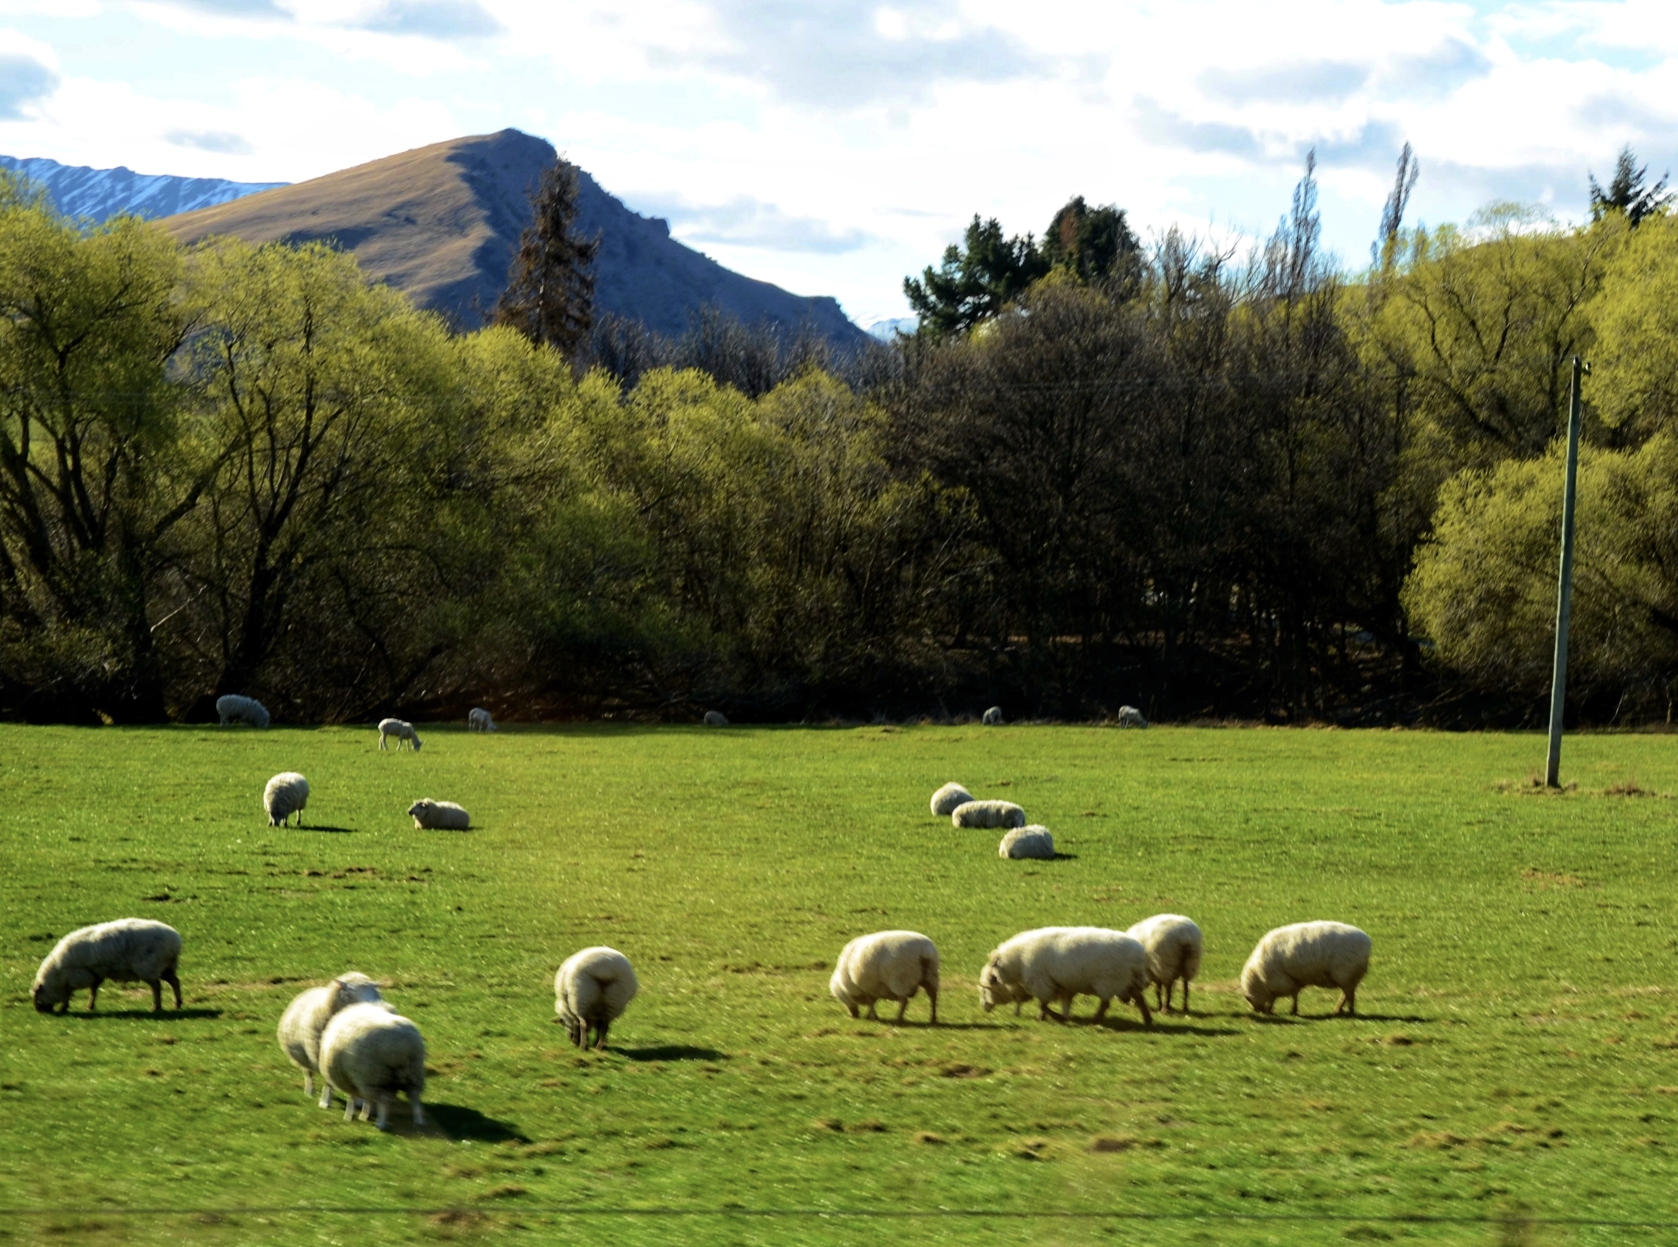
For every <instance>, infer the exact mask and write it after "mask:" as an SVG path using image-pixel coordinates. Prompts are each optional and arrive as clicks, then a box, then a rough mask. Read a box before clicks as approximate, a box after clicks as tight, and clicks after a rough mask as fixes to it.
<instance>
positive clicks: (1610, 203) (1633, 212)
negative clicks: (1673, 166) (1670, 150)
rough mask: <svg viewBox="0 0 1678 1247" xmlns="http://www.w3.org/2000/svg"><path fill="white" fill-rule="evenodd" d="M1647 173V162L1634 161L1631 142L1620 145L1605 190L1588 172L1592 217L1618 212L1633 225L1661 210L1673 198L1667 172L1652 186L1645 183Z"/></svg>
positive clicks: (1660, 212)
mask: <svg viewBox="0 0 1678 1247" xmlns="http://www.w3.org/2000/svg"><path fill="white" fill-rule="evenodd" d="M1648 177H1649V166H1648V165H1639V164H1638V163H1637V157H1636V156H1634V155H1632V151H1631V145H1630V144H1629V143H1628V144H1627V145H1626V146H1625V147H1622V148H1621V149H1620V154H1619V156H1618V157H1617V158H1616V159H1615V161H1614V176H1613V177H1612V178H1611V179H1609V182H1608V189H1607V190H1604V189H1603V188H1602V187H1601V186H1599V185H1597V180H1596V176H1595V175H1594V174H1592V175H1590V183H1591V220H1593V221H1600V220H1601V219H1602V218H1603V217H1604V216H1606V215H1607V214H1608V213H1610V212H1618V213H1620V214H1622V215H1623V216H1624V217H1625V219H1626V223H1627V224H1628V225H1630V226H1631V228H1632V229H1636V228H1637V227H1638V226H1639V225H1641V224H1642V223H1643V219H1644V218H1645V217H1649V216H1656V215H1660V214H1663V213H1664V212H1665V211H1666V209H1667V206H1668V205H1669V204H1671V202H1672V198H1673V196H1672V193H1671V192H1669V191H1667V189H1666V179H1667V177H1668V175H1667V174H1664V173H1663V174H1661V176H1660V180H1659V181H1658V182H1656V183H1655V184H1654V185H1653V186H1650V185H1648Z"/></svg>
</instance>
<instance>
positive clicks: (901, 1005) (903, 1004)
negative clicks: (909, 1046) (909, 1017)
mask: <svg viewBox="0 0 1678 1247" xmlns="http://www.w3.org/2000/svg"><path fill="white" fill-rule="evenodd" d="M907 1012H909V997H907V996H905V997H903V999H902V1000H899V1001H898V1002H897V1017H896V1018H894V1019H893V1021H892V1025H893V1026H901V1025H902V1024H903V1015H904V1014H905V1013H907Z"/></svg>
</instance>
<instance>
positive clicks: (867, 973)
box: [827, 931, 938, 1026]
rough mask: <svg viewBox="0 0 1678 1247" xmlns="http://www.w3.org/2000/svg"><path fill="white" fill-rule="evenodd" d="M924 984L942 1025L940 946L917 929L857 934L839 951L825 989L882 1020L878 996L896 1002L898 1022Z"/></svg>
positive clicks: (934, 1019) (852, 1007)
mask: <svg viewBox="0 0 1678 1247" xmlns="http://www.w3.org/2000/svg"><path fill="white" fill-rule="evenodd" d="M923 987H924V988H926V998H927V1000H928V1001H929V1002H930V1003H931V1005H932V1025H934V1026H936V1025H938V948H937V946H936V945H934V944H933V942H932V941H931V940H929V939H928V938H927V937H926V936H924V935H922V934H921V933H920V932H918V931H876V932H874V934H872V935H859V936H857V937H856V939H854V940H852V941H851V942H850V943H849V944H846V945H845V947H844V948H843V949H842V950H840V953H839V961H838V964H836V965H835V966H834V968H833V977H832V978H831V979H830V980H829V981H828V984H827V988H828V990H829V991H830V992H832V993H833V996H834V999H836V1000H837V1001H838V1002H839V1003H840V1004H842V1005H844V1006H845V1007H846V1008H847V1009H849V1010H850V1011H851V1016H852V1017H856V1016H857V1010H858V1009H859V1008H861V1007H862V1006H863V1005H867V1006H868V1017H869V1019H870V1020H871V1021H875V1022H878V1021H879V1020H880V1018H879V1015H878V1014H876V1013H875V1012H874V1002H875V1001H877V1000H895V1001H897V1018H896V1019H895V1020H896V1021H898V1022H901V1021H902V1020H903V1014H904V1013H905V1012H906V1011H907V1010H908V1008H909V997H911V996H913V995H914V994H915V992H916V991H918V990H919V989H921V988H923Z"/></svg>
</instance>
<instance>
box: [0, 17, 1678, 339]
mask: <svg viewBox="0 0 1678 1247" xmlns="http://www.w3.org/2000/svg"><path fill="white" fill-rule="evenodd" d="M504 126H516V127H518V128H519V129H522V130H526V131H529V132H530V133H533V134H539V135H541V136H543V137H545V138H547V139H549V140H551V141H552V142H553V143H554V144H555V145H556V146H557V147H559V148H560V150H562V151H564V152H565V153H567V154H568V155H569V156H570V157H571V159H573V160H575V161H576V162H577V163H578V164H580V165H582V166H583V167H584V168H586V169H588V170H589V171H590V172H592V173H594V174H595V176H596V177H598V178H599V179H600V181H601V183H602V184H603V185H604V186H605V187H606V188H607V189H608V190H610V191H612V192H613V193H615V194H617V195H619V196H620V197H622V198H623V199H624V200H625V201H626V202H627V203H628V204H629V205H630V206H631V207H634V208H636V209H638V210H640V211H643V212H650V213H656V214H658V215H661V216H667V217H669V218H670V220H671V222H672V226H673V229H674V232H675V233H676V235H677V236H678V237H679V238H682V239H683V240H684V241H686V242H688V243H689V244H690V245H692V246H695V247H697V248H699V249H700V250H702V251H705V252H706V253H708V254H710V255H713V256H715V257H716V258H717V259H719V260H721V261H722V262H723V263H725V264H728V265H729V266H730V267H732V268H735V269H738V270H740V271H741V272H744V273H748V274H750V275H751V276H754V277H760V278H763V279H765V280H768V281H773V282H776V283H778V284H780V285H783V286H786V287H788V288H789V289H792V290H796V291H798V292H799V293H802V294H832V295H835V296H837V297H838V298H839V299H840V301H841V302H842V303H843V305H844V307H845V310H846V311H847V312H848V313H850V314H851V315H852V316H853V317H854V318H856V319H859V320H863V321H866V320H869V319H872V318H875V317H880V316H891V315H898V314H901V313H902V312H904V311H905V310H906V308H905V305H904V303H903V298H902V292H901V283H902V279H903V276H904V274H906V273H909V272H913V271H918V270H919V269H920V268H921V267H922V266H924V265H925V264H928V263H931V262H933V261H935V260H936V258H937V256H938V255H939V253H940V252H941V251H942V249H943V247H944V246H945V244H946V243H948V242H950V241H952V240H954V239H955V238H957V237H958V236H959V234H960V232H961V229H962V226H963V225H964V224H965V222H966V221H967V220H968V218H970V217H971V216H972V215H973V213H975V212H979V213H982V214H984V215H986V216H991V215H994V216H997V217H999V218H1000V219H1001V220H1002V222H1003V224H1004V225H1005V226H1006V227H1007V228H1008V229H1009V230H1010V231H1014V232H1024V231H1026V230H1032V231H1041V230H1042V228H1043V226H1044V225H1045V224H1046V223H1047V222H1048V220H1049V218H1050V217H1051V216H1052V215H1053V213H1054V211H1055V209H1056V208H1057V207H1059V206H1060V204H1062V203H1063V202H1065V200H1066V199H1067V198H1068V197H1069V196H1071V195H1074V194H1082V195H1084V196H1085V197H1086V199H1089V200H1090V201H1092V202H1104V203H1105V202H1112V203H1117V204H1119V205H1120V206H1121V207H1124V208H1125V209H1127V210H1128V211H1129V213H1130V215H1131V219H1132V221H1133V223H1134V225H1135V226H1136V227H1137V229H1138V232H1140V233H1141V234H1143V235H1144V237H1146V236H1147V235H1149V234H1151V233H1157V232H1159V231H1162V230H1164V229H1166V228H1169V227H1170V226H1172V225H1181V226H1185V227H1188V228H1190V229H1198V230H1202V231H1211V232H1215V233H1219V234H1228V233H1231V232H1233V233H1237V234H1243V235H1247V236H1257V235H1260V234H1263V233H1265V232H1267V231H1268V230H1269V229H1271V228H1273V226H1274V224H1275V221H1276V219H1277V217H1278V216H1279V215H1280V214H1281V213H1282V212H1283V211H1284V210H1285V209H1286V207H1287V204H1288V196H1289V192H1290V190H1291V187H1292V185H1293V183H1294V182H1295V181H1296V180H1297V178H1298V176H1299V172H1300V169H1301V166H1302V163H1303V158H1304V153H1305V151H1306V149H1307V148H1309V147H1312V146H1315V147H1316V149H1317V152H1318V160H1319V179H1320V182H1321V188H1322V190H1321V207H1322V215H1323V234H1324V238H1325V239H1326V241H1327V242H1328V244H1329V245H1330V246H1331V247H1333V248H1334V249H1335V250H1336V251H1337V252H1338V253H1339V254H1340V256H1341V257H1342V259H1343V260H1344V261H1345V262H1347V263H1348V264H1351V265H1357V264H1360V263H1361V262H1362V261H1363V260H1364V259H1365V257H1366V256H1367V253H1368V246H1369V240H1370V238H1371V237H1372V236H1373V234H1374V232H1375V227H1376V224H1377V222H1378V220H1379V218H1380V211H1381V204H1382V201H1383V200H1384V198H1385V196H1386V194H1387V192H1388V190H1389V189H1390V186H1391V183H1392V177H1393V166H1394V162H1395V160H1396V159H1397V156H1398V151H1399V147H1400V146H1401V144H1402V143H1404V142H1405V141H1406V140H1408V141H1409V142H1411V143H1412V144H1413V145H1414V147H1415V149H1416V154H1417V156H1418V158H1419V159H1420V162H1421V178H1420V181H1419V182H1418V184H1417V188H1416V193H1415V196H1414V199H1413V200H1412V209H1411V217H1412V220H1414V219H1421V220H1425V221H1428V222H1431V223H1438V222H1441V221H1448V220H1454V221H1462V220H1465V219H1466V218H1467V217H1468V216H1469V215H1470V214H1471V213H1472V212H1473V211H1474V210H1475V209H1476V208H1478V207H1480V206H1481V205H1483V204H1484V203H1486V202H1487V201H1489V200H1492V199H1500V198H1507V199H1518V200H1523V201H1529V202H1536V203H1538V204H1540V205H1542V206H1543V207H1544V208H1545V209H1546V210H1547V211H1549V212H1550V213H1552V214H1553V215H1555V216H1556V217H1557V218H1558V219H1561V220H1567V219H1574V218H1577V217H1578V216H1580V215H1581V214H1582V213H1583V211H1584V206H1585V187H1586V181H1585V179H1586V173H1587V171H1594V172H1595V173H1596V174H1597V176H1598V177H1599V178H1600V179H1604V180H1605V179H1606V176H1607V175H1608V173H1609V172H1610V171H1611V169H1612V167H1613V162H1614V157H1615V154H1616V153H1617V152H1618V150H1619V148H1620V147H1621V145H1622V144H1625V143H1628V142H1629V143H1631V144H1632V145H1633V147H1634V148H1635V149H1636V151H1637V153H1638V155H1639V157H1640V159H1642V160H1643V161H1646V162H1647V163H1648V164H1649V165H1650V167H1651V175H1652V176H1658V175H1659V174H1660V173H1661V172H1662V171H1663V170H1665V169H1667V168H1668V167H1671V166H1675V165H1678V20H1674V18H1673V16H1672V11H1671V6H1670V3H1669V0H1661V2H1659V3H1657V2H1655V0H1623V2H1618V3H1607V2H1598V0H1546V2H1542V3H1519V4H1494V3H1484V2H1482V3H1472V4H1448V3H1438V2H1436V0H1393V2H1390V3H1381V2H1380V0H1297V2H1290V3H1286V4H1280V3H1277V4H1272V3H1258V2H1255V0H1176V2H1172V3H1082V2H1074V0H1044V2H1042V3H1037V4H1031V5H1025V4H1019V3H1017V2H1013V3H1007V2H1004V0H895V2H894V3H890V4H870V3H861V4H856V3H852V4H840V3H831V4H813V3H804V2H802V0H645V2H644V3H636V2H635V0H627V2H624V0H620V2H617V3H592V2H590V3H565V2H556V3H546V4H528V3H515V2H513V0H0V153H5V154H7V155H13V156H24V157H27V156H46V157H50V158H52V159H54V160H59V161H63V162H65V163H69V164H88V165H95V166H109V165H117V164H124V165H127V166H129V167H130V168H133V169H137V170H139V171H141V172H144V173H178V174H189V175H194V176H216V177H227V178H235V179H241V180H247V181H274V180H291V181H296V180H301V179H304V178H308V177H313V176H317V175H319V174H323V173H328V172H331V171H332V170H334V169H339V168H344V167H346V166H349V165H352V164H356V163H359V162H361V161H364V160H371V159H376V158H377V157H380V156H384V155H388V154H390V153H392V152H396V151H401V150H404V149H406V148H410V147H415V146H419V145H421V144H424V143H430V142H435V141H437V140H440V139H446V138H452V137H454V136H457V135H461V134H477V133H484V132H487V131H491V130H498V129H501V128H502V127H504Z"/></svg>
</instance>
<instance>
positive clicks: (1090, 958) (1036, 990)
mask: <svg viewBox="0 0 1678 1247" xmlns="http://www.w3.org/2000/svg"><path fill="white" fill-rule="evenodd" d="M1147 987H1148V968H1147V954H1146V953H1145V952H1144V951H1143V949H1142V945H1141V944H1140V943H1138V942H1137V941H1136V940H1135V939H1134V938H1133V937H1131V936H1129V935H1126V934H1125V933H1124V932H1122V931H1107V930H1103V929H1102V928H1100V927H1042V928H1040V929H1038V930H1036V931H1022V932H1021V933H1020V934H1019V935H1016V936H1014V938H1013V939H1011V940H1008V941H1007V942H1006V943H1004V944H1003V945H1002V946H1001V947H1000V948H998V949H996V951H994V952H993V953H991V955H990V958H989V960H987V961H986V962H985V968H984V969H983V970H982V971H981V972H980V974H979V1001H980V1003H981V1004H983V1005H984V1007H985V1012H986V1013H989V1012H990V1011H991V1010H992V1009H994V1008H995V1007H996V1006H997V1005H999V1004H1013V1005H1015V1006H1016V1007H1015V1009H1014V1012H1015V1013H1018V1012H1019V1008H1018V1006H1019V1005H1020V1004H1021V1003H1023V1002H1025V1001H1027V1000H1036V1001H1037V1002H1038V1004H1039V1005H1040V1006H1041V1009H1042V1012H1041V1014H1040V1015H1039V1016H1040V1017H1041V1018H1045V1019H1046V1018H1053V1019H1054V1020H1055V1021H1057V1022H1065V1021H1067V1020H1068V1019H1069V1018H1070V1017H1071V1016H1072V998H1073V997H1074V996H1080V995H1083V996H1094V997H1095V998H1096V999H1097V1000H1099V1001H1100V1002H1101V1003H1100V1004H1099V1005H1098V1006H1097V1007H1096V1010H1095V1019H1094V1020H1095V1021H1097V1022H1099V1021H1101V1019H1102V1018H1103V1017H1105V1016H1106V1015H1107V1004H1108V1002H1109V1001H1111V1000H1114V999H1117V1000H1119V1001H1128V1002H1130V1003H1132V1004H1134V1005H1135V1006H1136V1007H1137V1008H1138V1009H1140V1010H1141V1011H1142V1021H1143V1022H1144V1023H1145V1024H1147V1025H1149V1026H1152V1025H1153V1024H1154V1019H1153V1015H1152V1014H1151V1013H1149V1012H1148V998H1147ZM1057 1000H1058V1001H1060V1002H1061V1012H1060V1013H1058V1014H1057V1013H1055V1012H1054V1011H1053V1010H1052V1009H1050V1008H1049V1006H1050V1005H1051V1004H1052V1003H1054V1002H1055V1001H1057Z"/></svg>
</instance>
